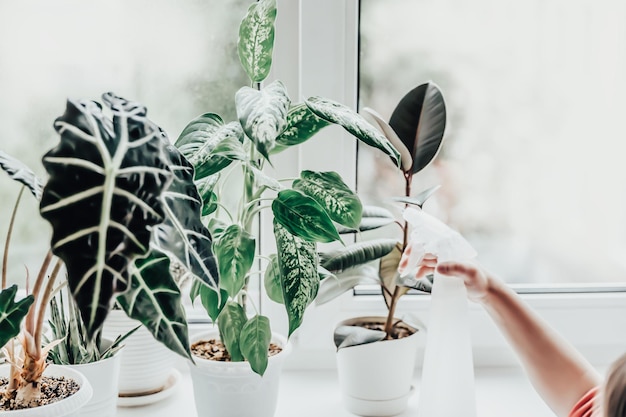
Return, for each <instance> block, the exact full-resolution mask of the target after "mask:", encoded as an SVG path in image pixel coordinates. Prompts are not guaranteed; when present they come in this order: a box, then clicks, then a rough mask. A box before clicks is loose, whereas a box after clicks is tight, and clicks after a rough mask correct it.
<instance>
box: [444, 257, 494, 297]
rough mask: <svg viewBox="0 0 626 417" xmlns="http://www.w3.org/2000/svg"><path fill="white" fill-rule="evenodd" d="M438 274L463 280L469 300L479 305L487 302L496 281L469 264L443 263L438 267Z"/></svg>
mask: <svg viewBox="0 0 626 417" xmlns="http://www.w3.org/2000/svg"><path fill="white" fill-rule="evenodd" d="M437 272H439V273H440V274H442V275H447V276H453V277H458V278H461V279H462V280H463V282H464V283H465V288H466V289H467V296H468V297H469V299H470V300H472V301H476V302H479V303H483V302H485V300H486V298H487V295H488V294H489V289H490V287H491V285H492V283H493V281H494V279H493V277H492V276H491V275H489V274H488V273H486V272H485V271H484V270H482V269H481V268H480V267H479V266H477V265H475V264H473V263H469V262H442V263H440V264H438V265H437Z"/></svg>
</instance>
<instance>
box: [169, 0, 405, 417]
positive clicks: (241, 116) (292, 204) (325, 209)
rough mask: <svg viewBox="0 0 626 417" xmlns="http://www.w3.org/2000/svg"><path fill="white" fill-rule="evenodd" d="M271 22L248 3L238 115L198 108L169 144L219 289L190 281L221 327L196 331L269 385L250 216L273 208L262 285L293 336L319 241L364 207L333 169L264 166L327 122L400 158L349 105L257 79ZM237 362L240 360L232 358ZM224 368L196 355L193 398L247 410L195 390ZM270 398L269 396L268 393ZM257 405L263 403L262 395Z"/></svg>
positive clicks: (266, 6)
mask: <svg viewBox="0 0 626 417" xmlns="http://www.w3.org/2000/svg"><path fill="white" fill-rule="evenodd" d="M275 18H276V4H275V1H274V0H262V1H259V2H255V3H253V4H252V5H251V6H250V8H249V10H248V13H247V15H246V16H245V17H244V19H243V20H242V22H241V25H240V30H239V42H238V52H239V57H240V60H241V63H242V66H243V68H244V69H245V71H246V73H247V74H248V76H249V78H250V81H251V84H252V85H253V86H256V88H251V87H242V88H241V89H240V90H239V91H238V92H237V93H236V95H235V104H236V108H237V116H238V120H237V121H232V122H228V123H225V122H224V121H223V120H222V118H221V117H220V116H218V115H217V114H214V113H205V114H203V115H201V116H199V117H197V118H196V119H194V120H192V121H191V122H190V123H189V125H188V126H187V127H186V128H185V129H184V130H183V132H182V133H181V134H180V136H179V137H178V139H177V141H176V143H175V145H176V146H177V147H178V148H179V149H180V151H181V152H182V153H183V155H184V156H185V157H186V158H187V159H188V160H189V161H190V162H191V163H192V164H193V165H194V168H195V181H196V185H197V188H198V189H199V190H200V192H201V195H202V197H203V207H202V212H203V215H204V216H206V217H207V219H208V220H207V221H208V224H209V228H210V230H211V234H212V235H213V237H214V245H213V248H214V251H215V256H216V258H217V261H218V262H217V263H218V266H219V272H220V273H219V275H220V291H219V293H217V292H215V291H213V290H212V289H211V288H207V287H206V286H204V285H202V283H200V282H195V283H194V285H193V287H192V290H191V296H192V299H196V298H198V297H199V298H200V300H201V302H202V304H203V306H204V307H205V308H206V309H207V312H208V314H209V316H210V317H211V318H212V319H213V320H214V321H216V322H217V327H218V331H217V332H215V333H214V334H211V335H203V336H205V337H206V338H209V339H213V340H214V341H215V344H217V339H220V340H221V342H222V343H223V345H224V347H225V351H226V352H227V354H225V353H220V355H219V356H221V357H228V358H229V360H230V362H232V363H231V364H230V368H237V369H240V368H241V371H242V373H243V372H244V370H245V372H247V373H248V374H251V371H253V372H255V373H257V374H259V375H264V377H263V380H264V381H265V382H264V383H265V384H268V385H271V384H272V383H270V382H267V378H268V374H269V373H270V372H272V374H273V373H275V372H274V371H273V370H272V363H273V362H278V360H277V359H275V358H278V357H280V355H277V356H272V357H270V358H268V351H269V346H270V342H271V341H272V336H271V334H272V333H271V329H270V323H269V320H268V319H267V318H266V317H264V316H262V315H260V314H258V312H257V313H255V314H253V315H252V317H248V315H247V311H246V302H245V301H246V284H247V283H248V280H249V278H250V275H251V274H253V273H256V272H253V271H252V268H253V265H254V264H255V260H256V259H258V258H257V257H256V252H257V246H256V235H255V226H256V225H257V220H258V217H257V214H258V213H259V212H260V211H261V210H266V209H267V210H269V209H271V211H272V214H273V227H274V236H275V239H276V246H277V253H276V254H275V255H272V256H270V257H269V264H268V266H267V268H266V269H265V273H264V282H265V286H266V288H267V289H268V294H269V295H270V297H271V298H272V299H274V300H276V301H279V302H281V303H282V304H284V305H285V308H286V312H287V317H288V321H289V334H288V335H287V336H291V334H293V332H294V331H296V330H297V329H298V327H299V326H300V324H301V322H302V319H303V315H304V312H305V309H306V307H307V306H308V305H309V304H310V303H311V302H312V301H313V300H314V298H315V296H316V294H317V291H318V287H319V283H320V280H321V276H320V274H321V275H322V276H324V275H325V274H326V272H325V271H324V270H323V269H322V268H320V265H319V258H318V254H317V243H320V242H323V243H328V242H334V241H341V238H340V236H339V233H338V231H337V228H338V227H340V228H347V229H350V230H353V229H356V228H357V227H358V225H359V223H360V220H361V216H362V205H361V202H360V200H359V198H358V197H357V196H356V194H355V193H354V192H353V191H352V190H351V189H350V188H349V187H348V186H347V185H346V184H345V183H344V181H343V180H342V179H341V178H340V176H339V175H338V174H336V173H334V172H314V171H308V170H307V171H303V172H302V173H301V174H300V177H299V178H298V179H296V180H295V181H292V182H291V183H290V184H289V183H285V182H283V181H281V180H278V179H276V178H273V177H271V176H269V175H268V174H267V172H264V171H263V168H264V167H265V166H266V165H268V164H270V165H271V164H272V163H273V161H274V157H275V155H276V154H278V153H279V152H281V151H283V150H285V149H286V148H288V147H291V146H298V145H299V144H301V143H303V142H305V141H307V140H309V139H311V138H312V137H313V136H315V134H316V133H317V132H318V131H320V130H321V129H323V128H324V127H326V126H328V125H330V124H338V125H340V126H342V127H344V128H345V129H346V130H347V131H348V132H350V133H351V134H352V135H353V136H355V137H356V138H357V139H359V140H361V141H363V142H364V143H366V144H368V145H370V146H374V147H376V148H378V149H380V150H381V151H383V152H384V153H385V154H387V155H388V156H389V157H390V158H392V160H394V161H395V162H396V163H399V159H400V158H399V154H398V152H397V151H396V150H395V149H394V147H393V146H392V145H391V144H390V142H389V141H388V140H387V139H386V138H385V137H384V136H383V135H382V134H381V133H380V132H378V131H377V130H376V129H375V128H373V127H372V126H371V125H370V124H369V123H367V122H366V121H365V120H364V119H363V118H362V117H361V116H359V115H358V114H356V113H355V112H353V111H352V110H350V109H349V108H347V107H346V106H343V105H341V104H339V103H335V102H332V101H330V100H326V99H323V98H320V97H311V98H309V99H307V100H306V101H305V102H304V103H298V104H295V105H292V103H291V100H290V98H289V96H288V94H287V91H286V88H285V86H284V85H283V84H282V83H281V82H280V81H273V82H271V83H268V84H266V85H263V86H262V85H261V83H262V82H263V81H264V80H265V79H266V77H267V75H268V73H269V71H270V66H271V62H272V50H273V41H274V22H275ZM236 174H238V175H239V176H237V177H236ZM227 188H230V189H235V190H242V193H241V197H240V198H239V199H236V201H234V202H230V204H229V201H228V200H227V198H225V195H224V193H223V192H222V190H224V189H227ZM253 307H254V306H253ZM274 338H275V342H278V341H279V337H278V336H274ZM207 342H208V340H207ZM283 343H284V342H283ZM199 346H201V344H200V343H194V349H195V348H196V347H199ZM282 347H283V348H285V345H283V346H282ZM198 350H200V349H198ZM243 360H246V361H247V363H243V364H237V362H241V361H243ZM239 365H241V366H239ZM225 366H226V365H224V364H222V363H211V362H209V361H204V360H200V359H196V366H192V367H191V372H192V377H194V386H195V387H196V388H195V389H196V393H197V395H196V401H197V402H198V401H199V400H202V399H203V398H204V399H207V402H209V401H210V402H211V406H212V407H216V405H215V404H217V403H219V402H221V401H223V402H224V403H225V407H226V408H227V409H228V412H230V413H233V415H236V414H237V413H238V412H239V413H243V414H245V412H244V411H241V410H239V409H238V408H237V407H238V405H239V404H243V403H250V402H248V401H245V400H239V401H233V400H232V398H231V397H227V396H226V394H224V392H223V391H219V395H218V396H217V398H211V399H208V398H207V393H208V392H210V391H212V390H207V389H205V388H204V387H205V386H204V385H203V387H202V388H198V387H200V383H201V382H199V380H200V375H199V374H202V373H204V374H209V373H213V374H216V375H214V376H215V377H216V378H217V377H218V376H219V377H221V375H220V374H222V373H223V372H222V371H213V370H212V369H214V368H223V367H225ZM250 370H251V371H250ZM232 372H234V371H232ZM237 372H239V371H237ZM249 378H250V380H251V381H252V380H254V381H256V382H255V383H256V384H261V378H259V377H257V376H255V375H249ZM203 380H204V377H203ZM217 381H218V380H215V381H214V382H210V383H208V384H212V385H210V386H218V385H232V386H233V387H241V386H243V385H245V384H244V383H242V382H241V380H240V381H239V382H238V383H233V384H225V383H222V382H217ZM219 381H223V380H219ZM246 384H247V383H246ZM250 384H251V382H250ZM274 385H275V384H274ZM272 395H273V398H275V393H274V394H272ZM225 398H226V399H225ZM263 401H264V402H265V403H268V402H269V401H270V400H269V399H268V398H267V397H266V398H265V399H264V400H263ZM252 404H253V405H251V407H253V408H254V410H255V415H272V414H273V407H274V406H273V403H272V404H271V406H269V407H267V409H266V410H265V411H263V412H261V411H260V409H261V406H260V405H258V404H257V403H252ZM197 407H198V411H199V413H200V414H201V415H204V413H205V412H206V413H208V412H209V411H204V406H203V405H201V404H199V403H198V404H197ZM207 408H208V406H207ZM216 413H217V414H216V415H226V414H222V413H224V411H221V412H216Z"/></svg>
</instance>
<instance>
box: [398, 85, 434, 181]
mask: <svg viewBox="0 0 626 417" xmlns="http://www.w3.org/2000/svg"><path fill="white" fill-rule="evenodd" d="M389 125H390V126H391V127H392V128H393V130H394V131H395V132H396V133H397V134H398V136H399V137H400V140H402V142H403V143H404V145H405V146H406V148H407V149H408V150H409V152H410V153H411V155H413V165H412V167H411V171H412V172H413V174H415V173H417V172H420V171H421V170H422V169H424V168H425V167H426V166H427V165H428V164H429V163H430V162H431V161H432V160H433V159H434V158H435V156H437V152H439V148H440V147H441V142H442V140H443V133H444V131H445V129H446V103H445V101H444V100H443V95H442V94H441V91H440V90H439V87H437V85H435V84H434V83H432V82H428V83H425V84H422V85H420V86H417V87H416V88H414V89H413V90H411V91H409V93H408V94H407V95H405V96H404V97H403V98H402V100H400V103H398V105H397V106H396V108H395V110H394V111H393V113H392V114H391V119H389ZM405 172H410V171H408V170H405Z"/></svg>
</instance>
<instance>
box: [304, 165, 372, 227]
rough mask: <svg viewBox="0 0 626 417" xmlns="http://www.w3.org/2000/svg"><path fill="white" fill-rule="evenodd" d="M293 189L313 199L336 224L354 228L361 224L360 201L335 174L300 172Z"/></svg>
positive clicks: (361, 210)
mask: <svg viewBox="0 0 626 417" xmlns="http://www.w3.org/2000/svg"><path fill="white" fill-rule="evenodd" d="M293 188H294V189H296V190H299V191H302V192H303V193H305V194H306V195H308V196H309V197H312V198H313V199H315V201H317V202H318V203H319V204H320V205H321V206H322V207H323V208H324V209H325V210H326V212H327V213H328V215H329V216H330V218H331V219H332V220H334V221H336V222H337V223H339V224H341V225H343V226H346V227H350V228H356V227H358V225H359V223H360V222H361V213H362V212H363V206H362V205H361V200H360V199H359V197H357V195H356V194H355V193H354V192H353V191H352V190H351V189H350V188H349V187H348V186H347V185H346V183H344V182H343V180H342V179H341V177H340V176H339V174H337V173H336V172H314V171H302V172H301V173H300V178H299V179H297V180H295V181H294V182H293Z"/></svg>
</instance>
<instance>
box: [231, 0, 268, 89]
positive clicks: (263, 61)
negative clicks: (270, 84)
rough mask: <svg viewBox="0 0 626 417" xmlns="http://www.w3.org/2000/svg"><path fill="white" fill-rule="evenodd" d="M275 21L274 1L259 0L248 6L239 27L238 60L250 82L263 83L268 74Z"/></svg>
mask: <svg viewBox="0 0 626 417" xmlns="http://www.w3.org/2000/svg"><path fill="white" fill-rule="evenodd" d="M275 20H276V0H260V1H258V2H254V3H252V5H250V7H249V8H248V13H247V14H246V16H245V17H244V18H243V20H242V21H241V24H240V25H239V41H238V42H237V51H238V53H239V60H240V61H241V65H242V66H243V69H244V70H245V71H246V73H247V74H248V77H250V80H252V82H257V83H259V82H261V81H263V80H264V79H265V78H266V77H267V74H269V72H270V68H271V66H272V50H273V49H274V21H275Z"/></svg>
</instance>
